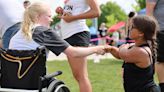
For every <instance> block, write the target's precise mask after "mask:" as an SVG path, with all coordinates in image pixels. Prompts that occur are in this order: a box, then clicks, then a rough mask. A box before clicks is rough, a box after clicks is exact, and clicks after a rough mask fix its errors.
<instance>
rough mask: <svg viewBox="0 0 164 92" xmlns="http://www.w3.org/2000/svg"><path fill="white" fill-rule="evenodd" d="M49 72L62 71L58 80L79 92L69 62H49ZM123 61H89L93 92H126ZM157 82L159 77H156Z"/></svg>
mask: <svg viewBox="0 0 164 92" xmlns="http://www.w3.org/2000/svg"><path fill="white" fill-rule="evenodd" d="M47 66H48V72H49V73H51V72H53V71H57V70H61V71H63V74H62V75H60V76H58V77H57V78H58V79H60V80H63V81H64V82H65V83H66V85H67V86H68V87H69V88H70V90H71V92H79V90H78V86H77V83H76V81H75V80H74V78H73V76H72V73H71V70H70V67H69V65H68V62H67V61H56V62H53V61H52V62H48V63H47ZM121 66H122V61H121V60H117V59H113V58H112V59H104V60H101V62H100V63H93V61H92V60H90V61H88V71H89V78H90V80H91V83H92V87H93V92H124V90H123V86H122V73H121V71H122V70H121ZM155 81H156V82H157V77H155Z"/></svg>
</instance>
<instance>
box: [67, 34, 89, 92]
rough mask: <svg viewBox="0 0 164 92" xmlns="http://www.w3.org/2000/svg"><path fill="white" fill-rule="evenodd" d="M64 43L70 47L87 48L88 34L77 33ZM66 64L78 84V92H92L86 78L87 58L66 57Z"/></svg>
mask: <svg viewBox="0 0 164 92" xmlns="http://www.w3.org/2000/svg"><path fill="white" fill-rule="evenodd" d="M66 41H67V42H68V43H70V44H71V45H72V46H83V47H87V46H89V43H90V42H89V41H90V34H89V32H81V33H77V34H75V35H73V36H71V37H69V38H68V39H66ZM68 62H69V64H70V67H71V69H72V73H73V76H74V78H75V79H76V80H77V82H78V85H79V89H80V92H92V86H91V83H90V80H89V78H88V70H87V58H72V57H68Z"/></svg>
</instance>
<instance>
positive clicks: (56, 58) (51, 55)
mask: <svg viewBox="0 0 164 92" xmlns="http://www.w3.org/2000/svg"><path fill="white" fill-rule="evenodd" d="M97 57H99V58H100V59H105V58H114V57H113V56H112V55H111V54H110V53H108V54H105V55H99V56H96V55H95V54H93V55H90V56H88V57H87V58H88V59H96V58H97ZM52 60H67V57H66V55H65V54H64V53H61V54H60V55H59V56H56V55H55V54H53V53H52V52H50V53H49V56H48V61H52Z"/></svg>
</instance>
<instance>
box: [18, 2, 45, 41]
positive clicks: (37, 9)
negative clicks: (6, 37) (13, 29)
mask: <svg viewBox="0 0 164 92" xmlns="http://www.w3.org/2000/svg"><path fill="white" fill-rule="evenodd" d="M45 6H46V4H45V3H43V2H35V3H33V4H31V5H30V6H29V7H28V8H27V9H26V10H25V12H24V18H23V22H22V26H21V29H22V32H23V34H24V36H25V38H26V39H28V40H31V39H32V32H33V30H32V29H33V28H34V25H35V24H36V23H37V20H38V17H39V15H40V14H43V13H46V10H47V8H46V7H45Z"/></svg>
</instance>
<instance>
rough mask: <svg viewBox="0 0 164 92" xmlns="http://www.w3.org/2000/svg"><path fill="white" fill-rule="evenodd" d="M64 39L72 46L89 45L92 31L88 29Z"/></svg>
mask: <svg viewBox="0 0 164 92" xmlns="http://www.w3.org/2000/svg"><path fill="white" fill-rule="evenodd" d="M64 40H65V41H67V42H68V43H69V44H70V45H72V46H83V47H88V46H89V43H90V33H89V32H88V31H83V32H80V33H77V34H74V35H72V36H71V37H69V38H67V39H64Z"/></svg>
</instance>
